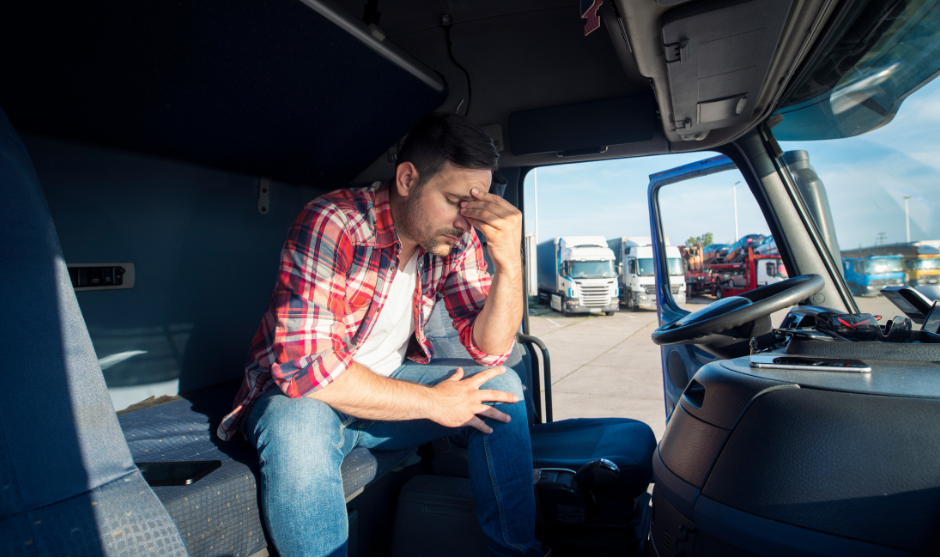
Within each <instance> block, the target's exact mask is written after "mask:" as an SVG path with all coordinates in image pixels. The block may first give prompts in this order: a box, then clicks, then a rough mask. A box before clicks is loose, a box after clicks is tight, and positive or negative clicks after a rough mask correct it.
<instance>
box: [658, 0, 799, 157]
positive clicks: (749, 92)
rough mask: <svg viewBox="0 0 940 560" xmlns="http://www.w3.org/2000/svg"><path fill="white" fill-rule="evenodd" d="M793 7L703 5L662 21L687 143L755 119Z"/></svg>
mask: <svg viewBox="0 0 940 560" xmlns="http://www.w3.org/2000/svg"><path fill="white" fill-rule="evenodd" d="M791 2H792V0H749V1H743V2H742V1H741V0H720V1H717V2H699V3H695V4H693V5H690V6H683V7H681V8H676V9H675V10H672V11H671V12H668V13H667V14H666V15H665V16H664V17H663V49H664V51H665V57H666V68H667V72H668V74H669V90H670V94H671V97H672V107H673V111H674V117H675V122H674V123H673V124H674V126H675V128H676V133H678V134H679V135H680V136H681V137H682V139H683V140H702V139H703V138H705V136H707V135H708V132H709V131H710V130H713V129H716V128H724V127H727V126H734V125H738V124H743V123H746V122H747V121H748V120H749V119H750V118H751V115H752V114H753V112H754V102H755V101H756V100H757V98H758V96H759V95H760V92H761V88H762V87H763V83H764V79H765V78H766V77H767V71H768V69H769V67H770V62H771V60H772V59H773V55H774V52H775V51H776V48H777V43H778V42H779V40H780V33H781V31H782V30H783V25H784V23H785V22H786V19H787V15H788V14H789V12H790V4H791Z"/></svg>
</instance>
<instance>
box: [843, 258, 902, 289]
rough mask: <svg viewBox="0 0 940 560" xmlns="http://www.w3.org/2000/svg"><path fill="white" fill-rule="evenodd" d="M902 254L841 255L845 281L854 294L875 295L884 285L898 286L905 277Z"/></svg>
mask: <svg viewBox="0 0 940 560" xmlns="http://www.w3.org/2000/svg"><path fill="white" fill-rule="evenodd" d="M902 259H903V255H872V256H869V257H844V256H843V257H842V270H843V273H844V275H845V283H846V284H848V286H849V290H850V291H851V292H852V294H853V295H856V296H877V295H880V292H881V288H884V287H885V286H900V285H903V284H904V283H905V281H906V279H907V277H906V275H905V274H904V263H903V262H902Z"/></svg>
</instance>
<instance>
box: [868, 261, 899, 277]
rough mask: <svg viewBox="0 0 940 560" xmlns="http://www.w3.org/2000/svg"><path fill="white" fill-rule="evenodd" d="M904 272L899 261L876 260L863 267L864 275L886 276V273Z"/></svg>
mask: <svg viewBox="0 0 940 560" xmlns="http://www.w3.org/2000/svg"><path fill="white" fill-rule="evenodd" d="M902 270H904V268H903V266H901V260H900V259H897V260H896V259H878V260H874V261H869V262H868V263H866V265H865V273H866V274H886V273H888V272H901V271H902Z"/></svg>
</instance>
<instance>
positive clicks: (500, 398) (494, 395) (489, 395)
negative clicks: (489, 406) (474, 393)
mask: <svg viewBox="0 0 940 560" xmlns="http://www.w3.org/2000/svg"><path fill="white" fill-rule="evenodd" d="M478 397H479V399H480V402H504V403H515V402H519V397H517V396H516V395H513V394H512V393H507V392H505V391H497V390H495V389H481V390H480V394H479V395H478Z"/></svg>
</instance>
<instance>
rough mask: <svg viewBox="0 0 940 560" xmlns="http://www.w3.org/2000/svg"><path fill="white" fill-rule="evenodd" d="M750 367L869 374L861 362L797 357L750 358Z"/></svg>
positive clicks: (760, 356) (866, 366)
mask: <svg viewBox="0 0 940 560" xmlns="http://www.w3.org/2000/svg"><path fill="white" fill-rule="evenodd" d="M750 358H751V367H757V368H768V369H805V370H811V371H842V372H851V373H871V367H869V366H868V364H866V363H865V362H863V361H861V360H833V359H830V358H803V357H799V356H762V355H760V354H754V355H752V356H750Z"/></svg>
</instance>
